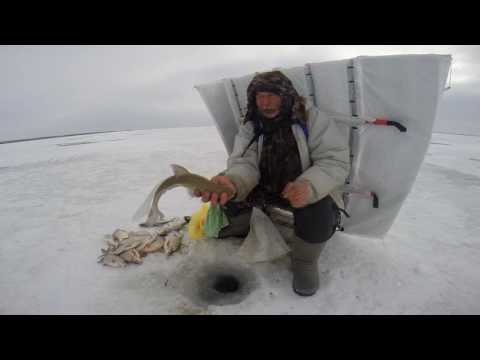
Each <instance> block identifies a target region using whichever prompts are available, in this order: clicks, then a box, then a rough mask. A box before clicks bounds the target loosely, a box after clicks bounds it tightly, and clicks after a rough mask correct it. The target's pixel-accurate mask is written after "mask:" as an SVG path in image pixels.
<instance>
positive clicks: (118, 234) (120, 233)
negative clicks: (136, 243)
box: [112, 229, 128, 241]
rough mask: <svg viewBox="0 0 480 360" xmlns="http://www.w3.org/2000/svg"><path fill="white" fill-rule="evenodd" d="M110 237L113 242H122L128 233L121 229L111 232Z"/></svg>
mask: <svg viewBox="0 0 480 360" xmlns="http://www.w3.org/2000/svg"><path fill="white" fill-rule="evenodd" d="M112 237H113V240H114V241H122V240H124V239H126V238H128V231H126V230H123V229H117V230H115V231H114V232H113V234H112Z"/></svg>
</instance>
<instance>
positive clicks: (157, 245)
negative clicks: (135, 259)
mask: <svg viewBox="0 0 480 360" xmlns="http://www.w3.org/2000/svg"><path fill="white" fill-rule="evenodd" d="M164 244H165V239H164V238H163V237H162V236H158V237H157V238H156V239H155V241H154V242H152V243H150V244H147V245H146V246H144V247H143V249H142V250H140V255H142V256H146V255H147V254H149V253H153V252H157V251H163V246H164Z"/></svg>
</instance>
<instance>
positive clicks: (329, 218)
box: [218, 196, 340, 243]
mask: <svg viewBox="0 0 480 360" xmlns="http://www.w3.org/2000/svg"><path fill="white" fill-rule="evenodd" d="M283 208H284V209H286V210H289V211H292V212H293V217H294V227H295V235H297V236H298V237H299V238H300V239H302V240H304V241H305V242H308V243H323V242H325V241H327V240H328V239H330V238H331V237H332V235H333V234H334V233H335V231H336V229H337V225H339V222H340V211H339V210H338V207H337V205H336V204H335V201H333V199H332V198H331V197H330V196H326V197H324V198H323V199H322V200H320V201H317V202H316V203H313V204H311V205H308V206H306V207H303V208H299V209H295V208H292V207H288V208H285V207H283ZM223 209H224V211H225V214H226V215H227V217H228V220H229V223H230V225H228V226H227V227H226V228H224V229H222V230H221V231H220V233H219V236H218V237H219V238H225V237H230V236H237V237H245V236H247V234H248V232H249V230H250V218H251V215H252V208H251V207H247V206H245V205H244V204H242V203H235V202H228V203H227V204H226V205H225V206H224V208H223Z"/></svg>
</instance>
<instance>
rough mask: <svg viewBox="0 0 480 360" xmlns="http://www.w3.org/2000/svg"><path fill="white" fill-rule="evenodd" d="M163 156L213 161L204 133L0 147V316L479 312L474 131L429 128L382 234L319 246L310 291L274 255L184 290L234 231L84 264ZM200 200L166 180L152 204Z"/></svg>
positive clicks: (479, 173) (147, 133)
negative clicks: (215, 294) (315, 284)
mask: <svg viewBox="0 0 480 360" xmlns="http://www.w3.org/2000/svg"><path fill="white" fill-rule="evenodd" d="M172 163H176V164H179V165H182V166H184V167H186V168H187V169H189V170H191V171H192V172H195V173H198V174H202V175H204V176H213V175H215V174H216V173H217V172H219V171H221V170H223V169H224V166H225V164H226V152H225V150H224V147H223V144H222V142H221V140H220V137H219V135H218V133H217V131H216V129H215V128H214V127H195V128H175V129H157V130H141V131H131V132H116V133H107V134H94V135H82V136H75V137H67V138H53V139H44V140H38V141H28V142H19V143H11V144H3V145H0V175H1V176H0V197H1V199H2V201H1V202H0V229H1V233H2V239H1V247H0V294H2V296H0V314H479V313H480V301H478V299H480V221H479V220H478V219H479V216H480V201H479V198H480V137H474V136H460V135H452V134H433V136H432V140H431V144H430V147H429V150H428V153H427V156H426V158H425V162H424V164H423V165H422V167H421V170H420V172H419V174H418V176H417V179H416V182H415V185H414V188H413V190H412V192H411V193H410V195H409V197H408V198H407V200H406V201H405V203H404V205H403V207H402V209H401V211H400V214H399V216H398V217H397V219H396V221H395V223H394V225H393V226H392V228H391V230H390V232H389V233H388V235H387V236H386V237H385V239H383V240H377V239H369V238H361V237H355V236H349V235H346V234H342V233H337V234H336V235H335V237H334V238H333V239H332V240H330V241H329V243H328V245H327V246H326V247H325V250H324V252H323V253H322V255H321V258H320V262H319V270H320V274H321V287H320V290H319V291H318V293H317V294H316V295H315V296H313V297H307V298H303V297H299V296H297V295H296V294H294V293H293V291H292V290H291V279H292V276H291V273H290V270H289V265H290V264H289V260H288V258H283V259H279V260H277V261H274V262H271V263H262V264H256V265H252V266H249V265H246V264H240V263H238V264H237V265H238V266H240V267H242V266H243V267H245V268H248V269H250V270H251V271H252V272H253V273H254V274H255V286H253V288H252V291H251V292H250V293H249V294H247V296H246V297H245V298H244V299H243V300H242V301H240V302H238V303H230V304H226V305H212V304H210V305H208V304H205V303H203V304H202V303H201V302H199V301H198V299H195V298H194V296H192V289H191V287H192V286H195V281H196V279H197V277H196V276H197V275H196V274H198V273H199V272H201V268H202V266H203V265H205V264H215V263H222V262H224V263H231V264H235V261H237V260H235V259H236V258H235V257H234V255H233V254H234V253H235V251H236V249H238V246H239V241H238V240H223V241H219V240H200V241H196V242H194V243H193V242H192V241H190V242H189V243H192V244H193V245H192V246H191V247H190V250H191V252H190V253H187V252H185V251H182V252H181V253H175V254H174V255H172V256H171V257H169V258H166V257H165V255H164V254H161V253H158V254H150V255H148V256H147V257H146V258H145V260H144V263H143V264H142V265H129V266H128V267H126V268H121V269H117V268H109V267H105V266H102V265H100V264H98V263H97V262H96V259H97V257H98V256H99V255H100V248H101V247H104V246H105V243H104V241H105V235H107V234H111V233H112V232H113V231H114V230H115V229H117V228H125V229H128V230H131V229H137V224H136V223H133V222H132V220H131V217H132V215H133V214H134V212H135V211H136V210H137V208H138V207H139V206H140V204H141V203H142V202H143V201H144V199H145V197H146V196H147V195H148V193H149V192H150V191H151V189H152V188H153V187H154V185H156V184H157V183H158V182H159V181H160V180H162V179H163V178H165V177H167V176H170V175H171V169H170V167H169V164H172ZM200 206H201V202H200V200H199V199H192V198H189V197H188V195H187V194H186V192H185V190H183V189H174V190H172V191H170V192H169V193H167V194H166V195H165V196H164V197H162V199H161V206H160V208H161V210H162V211H163V212H164V213H165V214H166V215H167V216H185V215H191V214H192V213H193V212H194V211H196V210H197V209H199V208H200ZM187 242H188V239H187ZM187 250H188V248H187ZM187 285H188V286H187ZM189 286H190V288H189ZM199 286H201V284H199ZM207 305H208V306H207Z"/></svg>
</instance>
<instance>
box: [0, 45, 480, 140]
mask: <svg viewBox="0 0 480 360" xmlns="http://www.w3.org/2000/svg"><path fill="white" fill-rule="evenodd" d="M394 54H450V55H452V57H453V64H452V73H451V84H450V85H451V89H450V90H448V91H447V92H445V93H444V97H443V98H442V101H441V103H440V107H439V113H438V118H437V122H436V125H435V128H434V131H439V132H453V133H465V134H478V135H480V121H479V120H477V114H478V113H479V110H480V101H478V99H479V96H480V86H479V85H480V66H479V65H480V46H478V45H475V46H466V45H462V46H459V45H457V46H450V45H432V46H429V45H412V46H408V45H375V46H370V45H352V46H347V45H341V46H340V45H339V46H332V45H328V46H327V45H321V46H320V45H155V46H152V45H138V46H135V45H111V46H109V45H75V46H63V45H62V46H60V45H56V46H51V45H48V46H47V45H34V46H23V45H22V46H15V45H13V46H0V79H1V82H0V130H1V131H0V141H6V140H15V139H24V138H32V137H42V136H56V135H64V134H72V133H81V132H94V131H113V130H127V129H152V128H163V127H183V126H208V125H213V119H212V118H211V117H210V115H209V113H208V110H207V108H206V106H205V105H204V104H203V101H202V100H201V98H200V95H199V94H198V92H197V91H196V90H195V89H194V86H195V85H199V84H206V83H210V82H214V81H217V80H219V79H222V78H229V77H236V76H242V75H246V74H249V73H252V72H255V71H264V70H270V69H272V68H274V67H293V66H301V65H304V64H305V63H308V62H322V61H333V60H342V59H347V58H353V57H356V56H362V55H363V56H380V55H394Z"/></svg>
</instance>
